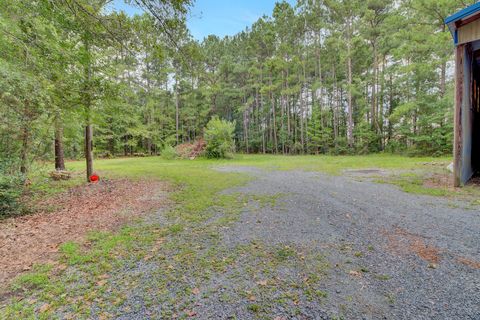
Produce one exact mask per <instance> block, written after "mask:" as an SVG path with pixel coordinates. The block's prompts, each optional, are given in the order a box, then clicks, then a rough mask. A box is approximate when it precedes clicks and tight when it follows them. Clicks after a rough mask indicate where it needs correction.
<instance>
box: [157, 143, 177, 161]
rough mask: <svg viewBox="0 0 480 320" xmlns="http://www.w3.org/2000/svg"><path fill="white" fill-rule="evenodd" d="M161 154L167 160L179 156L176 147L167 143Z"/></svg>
mask: <svg viewBox="0 0 480 320" xmlns="http://www.w3.org/2000/svg"><path fill="white" fill-rule="evenodd" d="M160 156H161V157H162V158H163V159H165V160H173V159H176V158H177V152H176V151H175V148H174V147H172V146H170V145H166V146H165V147H164V148H163V150H162V151H161V152H160Z"/></svg>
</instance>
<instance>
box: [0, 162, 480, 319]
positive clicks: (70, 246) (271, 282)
mask: <svg viewBox="0 0 480 320" xmlns="http://www.w3.org/2000/svg"><path fill="white" fill-rule="evenodd" d="M450 162H451V159H450V158H447V157H445V158H431V157H424V158H410V157H402V156H395V155H386V154H381V155H368V156H273V155H236V156H235V158H234V159H231V160H207V159H196V160H164V159H162V158H161V157H145V158H118V159H105V160H96V161H95V170H96V172H97V173H98V174H99V175H100V177H101V179H102V180H116V179H125V178H126V179H130V180H132V181H137V182H138V181H145V182H147V181H151V180H159V181H164V182H167V183H168V184H169V185H170V186H171V188H170V191H169V194H168V198H169V204H168V206H166V207H163V208H159V209H158V210H152V212H151V213H149V214H148V215H146V216H143V217H141V218H137V219H134V220H132V221H130V222H128V223H127V224H126V225H124V226H123V227H121V228H120V229H118V230H117V231H114V232H108V231H102V232H100V231H95V230H91V231H90V232H89V233H88V235H87V236H86V237H85V239H83V240H81V241H67V242H66V243H64V244H63V245H61V246H60V247H59V248H58V251H59V255H58V257H57V260H58V261H52V262H51V263H46V264H45V263H43V264H36V265H34V266H33V267H32V268H31V270H28V271H26V272H23V273H22V274H20V275H18V276H17V277H16V278H15V279H13V280H12V281H11V283H9V284H8V285H6V286H4V288H3V289H2V295H1V298H2V300H1V303H2V306H1V308H0V318H2V319H20V318H40V319H49V318H66V319H77V318H99V319H108V318H118V317H121V316H122V315H128V314H130V316H131V317H133V318H135V317H137V318H142V317H143V318H149V317H153V318H156V317H163V318H189V317H199V318H202V317H205V315H202V314H201V313H200V311H198V310H199V309H201V308H202V306H201V305H200V302H199V300H201V299H207V300H208V299H209V298H210V297H213V296H215V299H220V301H222V303H225V304H229V303H230V304H232V305H233V304H234V301H231V300H229V299H233V298H235V299H243V300H244V304H243V305H242V306H241V307H239V306H237V308H242V311H241V312H240V313H237V312H236V311H232V313H233V316H235V315H236V316H240V317H241V316H242V315H244V316H245V315H247V317H252V318H257V317H265V318H272V317H270V315H272V314H276V313H278V314H280V315H281V314H282V312H284V313H285V314H287V315H288V317H290V316H291V315H294V314H295V312H296V311H295V310H296V309H298V310H300V309H301V308H300V306H301V305H302V304H308V303H313V302H314V303H317V304H318V305H319V306H320V305H321V301H324V300H325V299H328V296H329V295H331V294H330V293H329V292H328V291H329V290H330V289H331V288H327V289H328V290H327V289H326V288H325V287H323V288H322V285H321V284H322V277H323V276H322V275H324V274H327V273H328V270H329V269H331V268H333V266H332V261H329V260H328V259H326V258H325V257H323V256H321V254H319V253H318V252H317V251H315V250H312V251H310V250H306V251H302V252H300V251H299V250H300V249H298V248H295V247H294V246H289V245H283V244H282V245H280V246H279V245H275V246H269V245H268V244H263V243H259V242H255V241H252V242H251V243H247V244H245V243H243V244H240V245H235V246H226V245H225V244H224V236H225V232H228V230H230V228H233V226H234V225H235V223H237V222H238V221H239V219H240V217H241V214H242V212H244V211H245V210H251V211H252V212H256V210H260V211H261V210H262V209H261V208H270V209H272V210H276V209H275V208H277V204H278V202H279V201H280V199H281V198H282V197H283V196H285V194H281V193H272V194H268V193H267V194H263V193H258V194H255V193H247V192H242V191H239V190H240V189H238V188H241V187H242V186H246V185H247V184H248V183H250V182H251V181H253V180H255V179H257V177H256V175H255V174H254V173H253V174H252V172H256V171H255V170H259V172H272V171H281V172H291V171H295V170H298V171H301V172H318V173H320V176H319V179H322V177H323V176H324V177H328V176H345V179H351V181H355V182H364V181H365V182H367V183H369V184H394V185H396V186H398V193H403V192H409V193H415V194H423V195H430V196H435V197H441V198H444V199H446V201H454V202H452V203H453V204H452V206H458V203H457V202H455V201H462V203H463V204H464V205H465V207H466V208H467V207H468V208H474V207H475V206H476V205H477V204H480V203H478V199H479V198H478V196H479V194H480V193H479V192H478V187H476V186H469V187H467V188H464V189H461V190H460V189H453V188H451V187H450V184H449V182H450V174H449V172H448V171H447V170H446V167H447V166H448V164H449V163H450ZM67 167H68V169H69V170H72V171H74V172H76V175H74V179H73V181H69V182H68V183H64V182H53V181H50V180H48V179H46V178H45V177H38V176H37V177H34V178H32V183H33V186H32V188H33V189H34V190H42V191H43V192H45V194H51V193H53V192H60V191H61V190H62V189H65V188H67V187H71V186H73V185H75V184H82V183H83V179H84V176H83V174H82V172H83V170H84V163H83V162H81V161H75V162H68V163H67ZM245 168H248V169H245ZM315 177H316V176H315ZM302 179H303V178H302ZM315 179H316V178H315ZM325 179H327V178H325ZM342 181H343V180H342ZM346 181H349V180H346ZM290 182H291V183H292V184H293V185H295V184H294V183H296V182H295V181H283V182H282V183H283V184H285V185H287V186H288V184H289V183H290ZM229 190H230V191H229ZM226 191H228V192H226ZM299 192H300V191H299ZM319 192H320V191H319ZM444 199H442V201H443V200H444ZM388 200H389V199H385V201H388ZM160 209H161V210H160ZM278 210H280V209H278ZM280 211H281V210H280ZM317 220H318V219H317ZM0 223H2V222H0ZM226 230H227V231H226ZM274 231H275V230H272V232H274ZM365 250H367V251H368V250H374V249H373V247H372V248H368V249H367V248H365ZM363 254H364V253H362V252H355V253H354V256H355V257H357V258H360V257H361V256H362V255H363ZM242 259H243V260H242ZM240 260H242V261H247V262H245V265H249V263H251V268H246V269H241V271H239V273H241V274H244V275H248V276H249V277H252V279H254V280H252V281H253V282H252V283H253V284H254V286H255V288H250V287H238V288H236V289H235V290H237V291H238V292H237V291H236V292H235V294H236V296H235V297H232V296H231V295H228V294H227V292H225V294H224V296H222V293H218V292H217V291H218V290H217V289H214V288H212V286H211V282H212V279H217V278H219V277H222V276H224V275H226V274H228V273H229V272H230V271H231V270H232V268H235V267H236V266H237V261H240ZM253 261H255V263H254V262H253ZM258 261H262V262H261V266H262V270H261V272H262V274H261V275H258V274H256V272H257V270H256V267H255V266H256V263H258ZM295 261H303V262H305V261H308V264H305V266H304V267H302V268H303V269H302V270H301V274H302V275H303V278H302V279H303V281H300V282H299V283H298V284H295V285H294V284H292V283H290V285H292V286H293V289H287V287H286V286H288V285H287V284H286V283H283V282H282V281H281V279H280V278H281V277H279V276H275V277H270V276H271V275H269V273H268V272H269V271H268V270H276V269H277V268H280V267H282V266H285V265H287V264H288V263H295ZM242 268H243V267H242ZM360 269H361V268H360ZM360 269H359V270H360ZM363 271H364V272H365V273H366V272H368V271H366V270H363ZM271 272H273V271H271ZM352 272H353V271H352ZM355 272H357V271H355ZM358 272H361V271H358ZM378 277H385V279H387V277H388V276H386V275H378ZM275 279H277V280H275ZM305 279H307V280H305ZM275 281H277V282H275ZM209 283H210V285H208V284H209ZM333 290H334V289H333ZM220 291H221V290H220ZM299 292H300V293H299ZM133 293H135V294H133ZM239 297H240V298H239ZM222 299H223V300H222ZM304 300H305V301H304ZM386 300H389V297H388V295H387V297H386ZM390 300H394V298H393V297H391V298H390ZM312 301H313V302H312ZM387 302H388V301H387ZM389 303H393V302H392V301H390V302H389ZM283 304H284V305H285V309H282V310H283V311H281V310H280V311H279V309H278V308H277V307H278V305H283ZM334 305H337V306H338V305H339V304H334ZM203 307H205V306H203ZM299 308H300V309H299ZM205 310H208V309H205ZM203 312H206V311H203ZM209 312H211V310H210V311H209ZM215 312H217V311H215ZM215 312H214V313H212V314H218V313H215ZM218 312H219V311H218ZM298 312H301V310H300V311H298ZM342 312H343V311H342V309H341V308H340V307H339V309H338V310H336V311H335V312H333V313H330V316H332V314H334V315H336V316H339V317H341V316H342ZM345 314H348V311H345ZM125 318H129V317H128V316H126V317H125ZM279 319H281V318H279Z"/></svg>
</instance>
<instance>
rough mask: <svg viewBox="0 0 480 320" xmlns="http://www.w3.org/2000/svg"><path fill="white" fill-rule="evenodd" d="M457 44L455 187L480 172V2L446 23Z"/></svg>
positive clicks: (449, 18) (463, 183) (458, 13)
mask: <svg viewBox="0 0 480 320" xmlns="http://www.w3.org/2000/svg"><path fill="white" fill-rule="evenodd" d="M445 23H446V24H447V25H448V27H449V29H450V32H451V33H452V36H453V41H454V44H455V120H454V122H455V123H454V125H455V132H454V147H453V149H454V168H453V171H454V172H453V174H454V185H455V186H463V185H465V183H467V182H468V181H469V180H470V179H471V178H472V177H473V176H474V175H475V174H476V173H477V172H478V171H479V170H480V2H478V3H476V4H474V5H471V6H470V7H468V8H465V9H463V10H461V11H459V12H457V13H455V14H454V15H452V16H450V17H448V18H447V19H446V20H445Z"/></svg>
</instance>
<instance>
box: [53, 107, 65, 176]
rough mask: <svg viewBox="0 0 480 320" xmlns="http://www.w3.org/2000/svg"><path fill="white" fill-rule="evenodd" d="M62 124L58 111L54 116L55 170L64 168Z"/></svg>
mask: <svg viewBox="0 0 480 320" xmlns="http://www.w3.org/2000/svg"><path fill="white" fill-rule="evenodd" d="M63 153H64V152H63V124H62V119H61V116H60V114H59V113H57V115H56V117H55V170H57V171H62V170H65V159H64V155H63Z"/></svg>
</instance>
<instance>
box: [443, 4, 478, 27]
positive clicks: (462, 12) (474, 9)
mask: <svg viewBox="0 0 480 320" xmlns="http://www.w3.org/2000/svg"><path fill="white" fill-rule="evenodd" d="M477 11H480V2H477V3H475V4H472V5H471V6H469V7H466V8H465V9H463V10H460V11H458V12H457V13H455V14H452V15H451V16H449V17H447V18H446V19H445V24H451V23H454V22H456V21H458V20H461V19H463V18H465V17H468V16H469V15H472V14H474V13H475V12H477Z"/></svg>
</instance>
